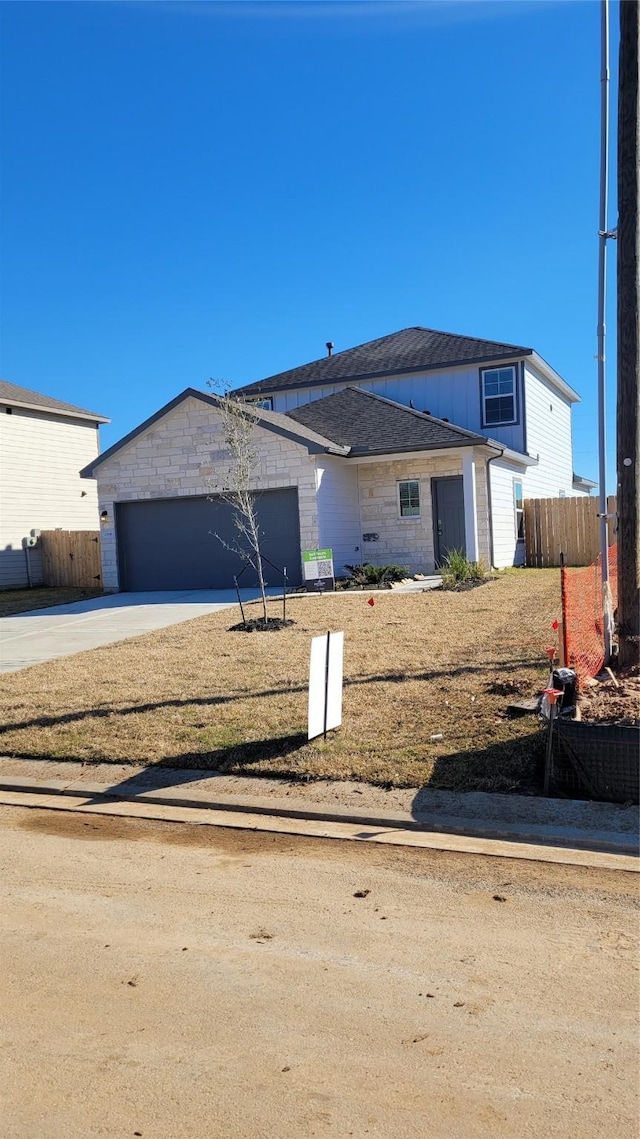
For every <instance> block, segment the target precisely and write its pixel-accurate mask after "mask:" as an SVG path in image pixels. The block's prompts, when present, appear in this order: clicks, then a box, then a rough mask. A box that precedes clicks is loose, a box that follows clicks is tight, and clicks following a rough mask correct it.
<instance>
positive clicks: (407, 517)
mask: <svg viewBox="0 0 640 1139" xmlns="http://www.w3.org/2000/svg"><path fill="white" fill-rule="evenodd" d="M408 482H415V483H417V484H418V513H417V514H403V513H402V506H401V503H400V487H401V486H403V485H404V483H408ZM396 500H397V504H398V518H399V519H400V521H401V522H415V521H416V519H420V518H422V487H421V486H420V479H398V481H397V483H396Z"/></svg>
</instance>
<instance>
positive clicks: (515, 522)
mask: <svg viewBox="0 0 640 1139" xmlns="http://www.w3.org/2000/svg"><path fill="white" fill-rule="evenodd" d="M516 486H520V487H522V511H521V513H522V537H521V538H520V537H518V507H517V506H516ZM512 492H513V525H514V533H515V536H516V543H517V544H519V545H521V544H523V543H524V483H523V481H522V479H512Z"/></svg>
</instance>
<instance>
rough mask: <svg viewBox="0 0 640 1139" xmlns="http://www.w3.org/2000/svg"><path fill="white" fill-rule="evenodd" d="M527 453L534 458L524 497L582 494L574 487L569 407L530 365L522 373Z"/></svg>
mask: <svg viewBox="0 0 640 1139" xmlns="http://www.w3.org/2000/svg"><path fill="white" fill-rule="evenodd" d="M524 384H525V400H526V416H527V426H526V431H527V452H528V454H529V455H530V456H531V457H532V458H533V459H536V458H537V460H538V461H537V463H536V465H535V466H532V467H528V468H527V471H526V474H525V476H524V479H523V484H524V494H525V498H558V497H560V493H561V492H562V493H563V494H564V495H566V496H567V497H571V496H573V495H576V494H578V495H579V494H581V493H582V492H581V491H576V489H575V488H574V486H573V445H572V439H571V404H570V403H569V401H568V400H567V399H566V398H565V397H564V396H562V395H560V392H559V391H557V390H556V388H554V387H552V386H551V384H549V383H548V382H547V380H545V379H543V377H542V376H541V375H539V373H538V372H536V371H535V369H534V368H533V367H532V366H531V365H530V364H527V365H525V370H524Z"/></svg>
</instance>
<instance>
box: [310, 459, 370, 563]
mask: <svg viewBox="0 0 640 1139" xmlns="http://www.w3.org/2000/svg"><path fill="white" fill-rule="evenodd" d="M316 485H317V488H318V489H317V501H318V535H319V546H320V548H321V549H325V548H326V547H331V549H332V550H333V568H334V572H335V574H336V577H344V576H346V575H347V573H348V570H347V569H346V568H345V567H346V566H347V565H356V564H359V563H360V562H362V560H363V558H362V534H361V529H360V506H359V501H358V468H357V467H356V466H354V465H352V464H349V463H348V462H346V461H345V460H344V459H332V458H331V457H330V456H328V455H322V456H320V455H318V456H317V458H316Z"/></svg>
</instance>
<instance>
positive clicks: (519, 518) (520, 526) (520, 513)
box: [516, 510, 524, 542]
mask: <svg viewBox="0 0 640 1139" xmlns="http://www.w3.org/2000/svg"><path fill="white" fill-rule="evenodd" d="M516 533H517V535H518V541H519V542H521V541H522V540H523V538H524V510H517V511H516Z"/></svg>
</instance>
